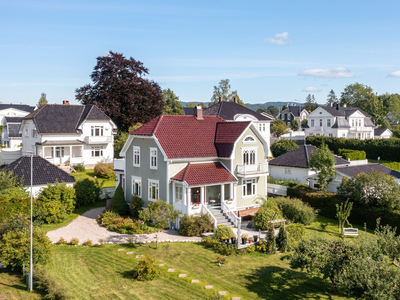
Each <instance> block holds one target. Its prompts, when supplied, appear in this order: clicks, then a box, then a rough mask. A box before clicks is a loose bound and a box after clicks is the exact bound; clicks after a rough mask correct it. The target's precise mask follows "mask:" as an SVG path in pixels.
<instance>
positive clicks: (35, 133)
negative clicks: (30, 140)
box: [32, 129, 37, 137]
mask: <svg viewBox="0 0 400 300" xmlns="http://www.w3.org/2000/svg"><path fill="white" fill-rule="evenodd" d="M32 137H37V131H36V129H32Z"/></svg>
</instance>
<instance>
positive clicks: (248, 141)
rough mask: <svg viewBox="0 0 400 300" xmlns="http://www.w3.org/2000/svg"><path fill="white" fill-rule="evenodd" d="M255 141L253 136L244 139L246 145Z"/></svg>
mask: <svg viewBox="0 0 400 300" xmlns="http://www.w3.org/2000/svg"><path fill="white" fill-rule="evenodd" d="M255 141H256V140H255V139H254V138H253V137H252V136H251V135H248V136H246V137H245V138H244V142H245V143H255Z"/></svg>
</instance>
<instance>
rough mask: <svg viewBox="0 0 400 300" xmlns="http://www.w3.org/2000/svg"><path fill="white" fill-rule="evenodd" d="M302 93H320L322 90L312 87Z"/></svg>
mask: <svg viewBox="0 0 400 300" xmlns="http://www.w3.org/2000/svg"><path fill="white" fill-rule="evenodd" d="M301 91H302V92H320V91H322V90H321V89H317V88H316V87H313V86H310V87H306V88H304V89H302V90H301Z"/></svg>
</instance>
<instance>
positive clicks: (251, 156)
mask: <svg viewBox="0 0 400 300" xmlns="http://www.w3.org/2000/svg"><path fill="white" fill-rule="evenodd" d="M243 164H244V165H255V164H256V150H255V149H243Z"/></svg>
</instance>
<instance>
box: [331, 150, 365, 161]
mask: <svg viewBox="0 0 400 300" xmlns="http://www.w3.org/2000/svg"><path fill="white" fill-rule="evenodd" d="M338 155H340V156H341V157H343V158H344V159H346V160H348V159H350V160H361V159H366V158H367V154H366V153H365V151H363V150H361V151H359V150H351V149H338Z"/></svg>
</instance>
